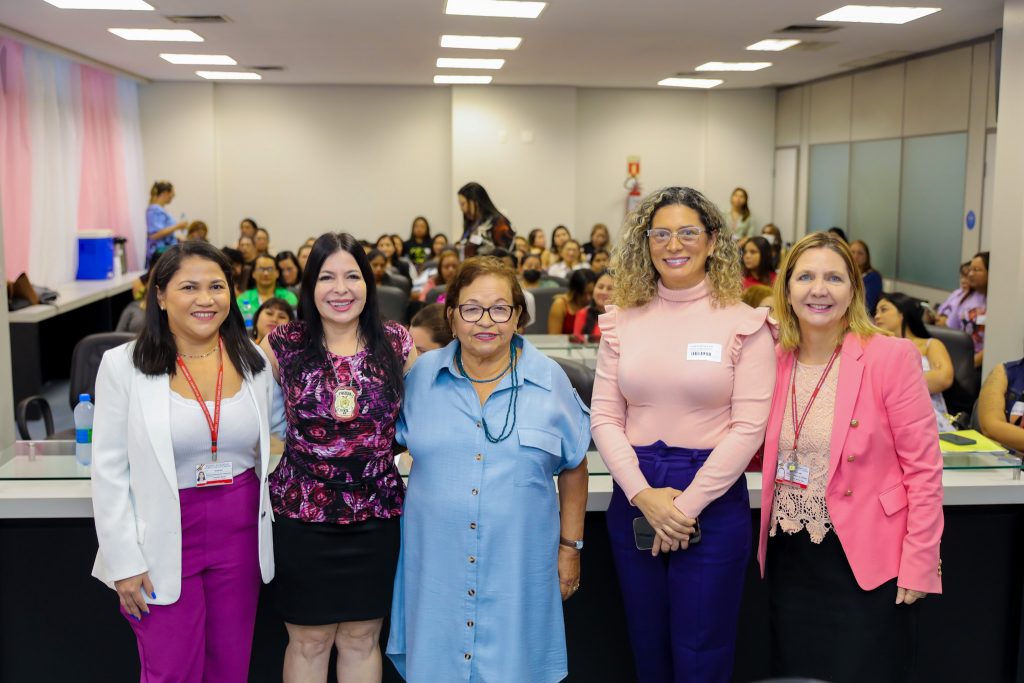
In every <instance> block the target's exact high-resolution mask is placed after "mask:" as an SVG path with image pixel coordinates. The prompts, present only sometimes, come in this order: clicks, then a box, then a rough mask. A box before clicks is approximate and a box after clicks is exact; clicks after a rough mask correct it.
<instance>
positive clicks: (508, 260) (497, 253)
mask: <svg viewBox="0 0 1024 683" xmlns="http://www.w3.org/2000/svg"><path fill="white" fill-rule="evenodd" d="M491 256H493V257H494V258H496V259H498V260H499V261H501V262H502V263H504V264H505V265H506V266H508V269H509V270H511V271H512V273H513V274H514V275H515V276H516V279H518V278H519V260H518V259H517V258H516V256H515V254H510V253H509V252H507V251H505V250H504V249H495V250H494V251H492V252H491ZM519 286H520V287H522V282H520V283H519ZM523 298H524V299H526V312H527V313H528V314H529V316H530V320H536V319H537V299H536V298H535V297H534V296H533V292H530V291H528V290H527V289H526V288H523ZM516 332H519V333H520V334H522V332H523V330H521V329H520V330H516Z"/></svg>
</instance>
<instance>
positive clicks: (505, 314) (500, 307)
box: [459, 304, 515, 324]
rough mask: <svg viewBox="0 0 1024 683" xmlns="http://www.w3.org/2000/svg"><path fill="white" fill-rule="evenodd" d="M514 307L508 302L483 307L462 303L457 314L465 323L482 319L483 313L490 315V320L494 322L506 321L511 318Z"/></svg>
mask: <svg viewBox="0 0 1024 683" xmlns="http://www.w3.org/2000/svg"><path fill="white" fill-rule="evenodd" d="M514 311H515V308H513V307H512V306H509V305H508V304H495V305H494V306H488V307H487V308H484V307H483V306H479V305H477V304H462V305H460V306H459V315H460V316H461V317H462V319H463V320H465V321H466V322H467V323H475V322H480V320H482V319H483V317H484V313H486V314H487V315H489V316H491V320H492V321H493V322H496V323H499V324H500V323H507V322H508V321H509V320H511V319H512V313H513V312H514Z"/></svg>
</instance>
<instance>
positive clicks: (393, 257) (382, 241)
mask: <svg viewBox="0 0 1024 683" xmlns="http://www.w3.org/2000/svg"><path fill="white" fill-rule="evenodd" d="M377 251H379V252H380V253H381V254H383V255H384V259H385V260H386V261H387V268H388V270H391V271H393V272H394V273H395V275H401V276H402V277H404V278H405V279H406V280H408V281H409V282H410V283H411V282H412V264H411V263H409V262H408V261H406V260H405V259H403V258H402V257H401V255H400V254H399V253H398V251H397V250H396V249H395V242H394V240H392V239H391V235H381V236H380V237H378V238H377Z"/></svg>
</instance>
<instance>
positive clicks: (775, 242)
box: [761, 223, 785, 270]
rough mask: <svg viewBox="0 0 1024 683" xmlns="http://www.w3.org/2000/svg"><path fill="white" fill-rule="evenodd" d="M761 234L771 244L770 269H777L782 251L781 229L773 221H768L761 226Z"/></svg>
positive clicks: (780, 262)
mask: <svg viewBox="0 0 1024 683" xmlns="http://www.w3.org/2000/svg"><path fill="white" fill-rule="evenodd" d="M761 236H762V237H764V238H765V239H766V240H768V244H770V245H771V246H772V270H778V269H779V266H780V265H781V264H782V257H783V256H784V255H785V254H784V253H783V244H782V231H781V230H779V228H778V226H776V225H775V224H774V223H768V224H767V225H765V226H764V227H763V228H761Z"/></svg>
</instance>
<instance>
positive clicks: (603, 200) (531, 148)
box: [140, 83, 775, 250]
mask: <svg viewBox="0 0 1024 683" xmlns="http://www.w3.org/2000/svg"><path fill="white" fill-rule="evenodd" d="M140 97H141V100H142V117H143V142H144V145H145V155H146V172H147V174H148V175H149V178H150V179H151V180H155V179H157V178H166V179H170V180H171V181H173V182H174V183H175V187H176V189H177V197H178V198H177V199H176V200H175V202H174V204H173V205H172V206H171V210H172V212H175V213H181V212H186V213H187V214H188V216H189V218H192V219H197V218H202V219H204V220H206V221H207V222H208V223H209V224H210V227H211V229H212V240H213V241H214V242H215V243H217V244H224V243H228V242H231V241H233V240H234V238H235V236H236V234H237V225H238V221H239V219H241V218H242V217H243V216H246V215H251V216H253V217H254V218H255V219H256V220H257V221H258V222H259V223H260V224H261V225H266V226H267V228H268V229H269V230H270V233H271V241H272V245H273V247H274V248H275V249H278V250H280V249H286V248H287V249H294V248H295V247H296V246H297V245H298V244H299V243H301V242H302V241H303V240H304V239H305V238H306V237H307V236H309V235H311V234H317V233H319V232H321V231H324V230H328V229H344V230H347V231H350V232H352V233H353V234H355V235H357V236H359V237H362V238H366V239H375V238H376V237H377V236H378V235H379V234H380V233H382V232H384V231H387V232H397V233H399V234H402V235H405V234H406V232H407V231H408V229H409V224H410V223H411V219H412V217H413V216H415V215H417V214H423V215H426V216H427V218H428V219H429V220H430V221H431V225H432V227H433V229H434V231H435V232H439V231H443V232H447V233H448V234H449V235H459V234H461V216H460V214H459V213H458V208H457V204H456V200H455V194H456V191H457V190H458V188H459V187H460V186H462V185H463V184H464V183H466V182H469V181H476V182H479V183H481V184H482V185H484V187H486V188H487V189H488V192H489V193H490V194H491V196H492V198H493V199H494V201H495V203H496V204H497V206H498V207H499V208H500V209H501V210H502V211H504V212H506V213H507V214H508V216H509V218H510V219H511V220H512V223H513V226H514V227H515V228H516V230H517V231H518V232H520V233H521V234H524V235H525V234H526V233H528V232H529V230H530V229H532V228H533V227H542V228H544V229H545V230H546V231H547V232H549V233H550V230H551V229H552V228H553V227H554V226H555V225H557V224H565V225H568V226H569V227H570V229H571V230H572V231H573V233H574V234H575V235H576V236H577V237H578V238H580V239H582V240H585V239H586V238H587V237H588V235H589V232H590V227H591V226H592V225H593V224H594V223H597V222H602V223H606V224H608V226H609V227H610V228H611V229H612V231H613V232H617V231H618V228H619V226H620V224H621V222H622V218H623V213H624V207H625V199H626V190H625V189H624V188H623V187H622V182H623V180H624V179H625V177H626V158H627V157H629V156H640V157H641V175H640V180H641V183H642V185H643V189H644V190H645V191H652V190H654V189H657V188H658V187H661V186H663V185H674V184H689V185H693V186H695V187H697V188H699V189H702V190H704V191H705V192H706V193H707V194H708V195H709V196H710V197H711V198H712V199H713V200H714V201H716V202H718V203H719V204H720V206H723V207H726V208H727V207H728V201H729V195H730V194H731V192H732V189H733V188H734V187H736V186H743V187H745V188H747V190H748V191H749V193H750V199H751V206H752V208H753V210H754V213H755V215H756V216H757V217H758V219H759V220H761V221H762V222H767V221H768V220H770V219H771V209H772V207H771V201H772V166H773V154H772V150H773V149H774V144H775V93H774V91H772V90H770V89H764V90H743V91H722V92H717V93H716V92H713V91H712V92H694V91H674V90H618V89H576V88H569V87H489V86H482V87H481V86H476V87H454V88H440V87H439V88H419V87H364V86H266V85H234V84H230V85H223V84H217V85H211V84H177V83H175V84H167V83H155V84H151V85H146V86H143V87H141V88H140Z"/></svg>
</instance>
